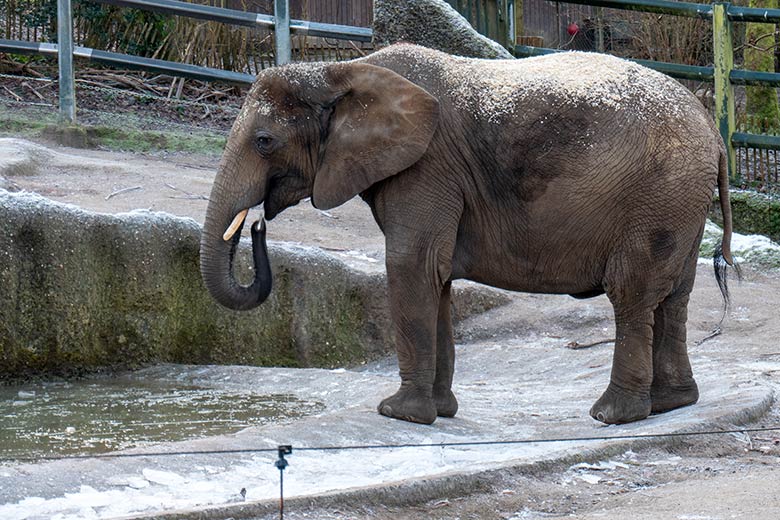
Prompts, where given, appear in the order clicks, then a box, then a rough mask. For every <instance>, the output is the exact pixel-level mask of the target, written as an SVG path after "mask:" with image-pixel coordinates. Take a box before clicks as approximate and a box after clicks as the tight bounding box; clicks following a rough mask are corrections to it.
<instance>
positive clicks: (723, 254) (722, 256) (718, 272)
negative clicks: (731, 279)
mask: <svg viewBox="0 0 780 520" xmlns="http://www.w3.org/2000/svg"><path fill="white" fill-rule="evenodd" d="M718 198H719V200H720V210H721V213H722V214H723V238H722V239H721V242H720V245H719V246H718V247H716V248H715V254H714V255H713V258H712V260H713V267H714V269H715V280H716V281H717V282H718V287H719V288H720V293H721V294H722V295H723V303H724V308H723V313H724V317H725V313H726V310H727V309H728V306H729V287H728V279H727V274H728V267H729V266H731V267H733V268H734V271H735V272H736V273H737V279H741V278H742V273H741V272H740V269H739V265H737V263H736V262H735V261H734V257H733V256H732V255H731V233H732V224H731V202H730V201H729V170H728V161H727V159H726V153H725V151H721V153H720V160H719V161H718ZM721 321H723V320H722V319H721Z"/></svg>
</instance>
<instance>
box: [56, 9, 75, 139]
mask: <svg viewBox="0 0 780 520" xmlns="http://www.w3.org/2000/svg"><path fill="white" fill-rule="evenodd" d="M57 62H58V64H59V69H60V123H64V124H68V125H73V124H75V123H76V91H75V87H74V85H73V83H74V80H73V10H72V9H71V4H70V0H57Z"/></svg>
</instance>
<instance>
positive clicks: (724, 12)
mask: <svg viewBox="0 0 780 520" xmlns="http://www.w3.org/2000/svg"><path fill="white" fill-rule="evenodd" d="M730 5H731V4H729V3H717V4H713V5H712V33H713V52H714V58H715V120H716V122H717V123H718V129H719V130H720V135H721V136H722V137H723V142H724V144H725V145H726V153H727V155H728V163H729V176H730V178H731V179H732V180H735V179H736V175H737V155H736V154H735V153H734V145H733V144H732V143H731V136H732V135H734V130H735V122H734V86H733V85H732V84H731V71H732V69H733V68H734V42H733V30H732V25H731V20H729V17H728V9H729V6H730Z"/></svg>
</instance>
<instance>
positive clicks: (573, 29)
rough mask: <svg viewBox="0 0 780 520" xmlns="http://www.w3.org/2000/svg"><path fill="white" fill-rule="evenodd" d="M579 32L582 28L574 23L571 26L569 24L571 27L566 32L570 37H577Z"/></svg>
mask: <svg viewBox="0 0 780 520" xmlns="http://www.w3.org/2000/svg"><path fill="white" fill-rule="evenodd" d="M579 31H580V27H579V25H577V24H576V23H574V22H572V23H570V24H569V26H568V27H567V28H566V32H568V33H569V36H574V35H575V34H577V33H578V32H579Z"/></svg>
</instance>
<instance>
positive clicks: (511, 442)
mask: <svg viewBox="0 0 780 520" xmlns="http://www.w3.org/2000/svg"><path fill="white" fill-rule="evenodd" d="M762 432H780V425H777V426H765V427H756V428H734V429H726V430H700V431H691V432H668V433H642V434H633V435H632V434H625V435H590V436H587V435H586V436H575V437H552V438H547V439H509V440H484V441H455V442H440V443H436V442H433V443H425V442H423V443H401V444H354V445H345V446H338V445H333V446H300V447H297V446H294V445H285V446H284V447H285V448H288V447H289V448H290V450H293V449H294V451H296V452H302V451H311V452H324V451H359V450H383V449H413V448H417V449H422V448H464V447H479V446H508V445H522V444H550V443H558V442H594V441H618V440H624V441H625V440H649V439H669V438H681V437H702V436H708V435H735V434H743V435H744V434H748V433H762ZM279 449H280V446H276V447H268V448H237V449H224V450H202V451H200V450H194V451H186V450H183V451H158V452H142V453H102V454H92V455H51V456H50V455H44V456H39V457H9V456H7V455H1V454H0V462H51V461H60V460H79V459H120V458H143V457H172V456H186V455H189V456H194V455H240V454H249V453H277V452H278V451H279Z"/></svg>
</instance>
